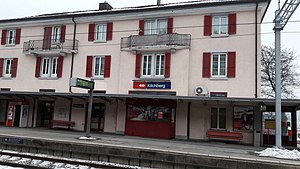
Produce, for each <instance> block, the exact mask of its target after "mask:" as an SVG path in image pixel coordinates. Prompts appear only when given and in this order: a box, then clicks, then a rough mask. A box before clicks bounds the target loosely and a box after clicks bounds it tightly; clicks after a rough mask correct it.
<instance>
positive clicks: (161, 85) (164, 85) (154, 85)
mask: <svg viewBox="0 0 300 169" xmlns="http://www.w3.org/2000/svg"><path fill="white" fill-rule="evenodd" d="M147 89H171V82H147Z"/></svg>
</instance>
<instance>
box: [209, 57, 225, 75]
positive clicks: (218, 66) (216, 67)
mask: <svg viewBox="0 0 300 169" xmlns="http://www.w3.org/2000/svg"><path fill="white" fill-rule="evenodd" d="M211 57H212V59H211V60H212V62H211V76H212V77H226V76H227V54H226V53H213V54H212V55H211Z"/></svg>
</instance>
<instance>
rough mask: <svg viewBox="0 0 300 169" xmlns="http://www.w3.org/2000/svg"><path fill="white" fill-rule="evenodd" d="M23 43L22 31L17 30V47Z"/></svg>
mask: <svg viewBox="0 0 300 169" xmlns="http://www.w3.org/2000/svg"><path fill="white" fill-rule="evenodd" d="M20 41H21V29H16V45H18V44H20Z"/></svg>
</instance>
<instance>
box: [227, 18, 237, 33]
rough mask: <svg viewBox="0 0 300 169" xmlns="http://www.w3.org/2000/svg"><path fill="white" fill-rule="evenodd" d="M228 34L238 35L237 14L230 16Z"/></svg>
mask: <svg viewBox="0 0 300 169" xmlns="http://www.w3.org/2000/svg"><path fill="white" fill-rule="evenodd" d="M228 34H229V35H233V34H236V14H235V13H234V14H229V15H228Z"/></svg>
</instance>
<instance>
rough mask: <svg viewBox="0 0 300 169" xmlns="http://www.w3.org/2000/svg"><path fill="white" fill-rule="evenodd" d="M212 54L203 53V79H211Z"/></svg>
mask: <svg viewBox="0 0 300 169" xmlns="http://www.w3.org/2000/svg"><path fill="white" fill-rule="evenodd" d="M210 58H211V54H210V53H203V66H202V67H203V69H202V77H206V78H209V77H210Z"/></svg>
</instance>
